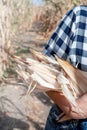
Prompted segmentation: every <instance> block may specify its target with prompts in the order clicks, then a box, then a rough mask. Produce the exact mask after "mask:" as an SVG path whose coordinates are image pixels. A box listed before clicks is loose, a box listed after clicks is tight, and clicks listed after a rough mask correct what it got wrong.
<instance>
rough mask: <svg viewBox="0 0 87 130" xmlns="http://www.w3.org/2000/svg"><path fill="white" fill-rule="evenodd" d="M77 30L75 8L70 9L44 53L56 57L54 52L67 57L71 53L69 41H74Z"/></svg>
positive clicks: (64, 57)
mask: <svg viewBox="0 0 87 130" xmlns="http://www.w3.org/2000/svg"><path fill="white" fill-rule="evenodd" d="M74 32H75V13H74V12H73V9H72V10H70V11H68V12H67V14H66V15H65V16H64V17H63V18H62V20H61V21H60V23H59V24H58V26H57V27H56V29H55V31H54V33H53V34H52V36H51V38H50V40H49V41H48V43H47V45H46V46H45V49H44V50H43V53H44V54H45V55H48V56H50V57H52V58H54V54H56V55H57V56H59V57H60V58H63V59H65V60H66V59H67V56H68V53H69V43H70V42H72V40H73V38H74Z"/></svg>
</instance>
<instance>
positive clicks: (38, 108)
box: [0, 0, 87, 130]
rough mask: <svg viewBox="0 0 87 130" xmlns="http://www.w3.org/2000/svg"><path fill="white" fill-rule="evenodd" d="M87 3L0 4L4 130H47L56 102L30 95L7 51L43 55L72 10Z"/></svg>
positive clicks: (24, 0)
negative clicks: (31, 50)
mask: <svg viewBox="0 0 87 130" xmlns="http://www.w3.org/2000/svg"><path fill="white" fill-rule="evenodd" d="M78 5H87V0H85V1H84V0H64V1H63V0H20V1H18V0H0V129H1V130H44V125H45V122H46V118H47V115H48V112H49V109H50V107H51V106H52V104H53V102H52V101H51V100H50V99H49V98H48V97H47V95H46V94H45V93H43V92H40V91H38V90H35V91H34V92H33V93H32V94H31V95H28V94H26V93H27V90H28V86H26V85H25V84H24V83H23V82H22V81H21V79H20V77H19V76H18V75H17V73H16V72H15V69H16V65H15V63H14V62H13V61H11V60H10V59H9V56H8V54H7V53H6V50H7V51H9V52H10V53H12V54H16V55H18V56H22V57H26V56H29V57H31V56H32V55H31V53H30V51H29V49H30V48H33V49H35V50H37V51H42V50H43V49H44V47H45V45H46V43H47V41H48V40H49V38H50V36H51V35H52V33H53V31H54V29H55V27H56V26H57V24H58V23H59V21H60V20H61V18H62V17H63V16H64V14H65V13H66V12H67V11H68V10H69V9H71V8H73V7H75V6H78Z"/></svg>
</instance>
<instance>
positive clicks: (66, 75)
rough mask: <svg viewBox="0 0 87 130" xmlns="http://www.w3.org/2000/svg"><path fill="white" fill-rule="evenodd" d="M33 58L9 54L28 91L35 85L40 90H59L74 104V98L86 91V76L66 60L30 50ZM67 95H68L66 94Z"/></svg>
mask: <svg viewBox="0 0 87 130" xmlns="http://www.w3.org/2000/svg"><path fill="white" fill-rule="evenodd" d="M31 52H32V54H33V55H34V57H35V58H34V59H31V58H29V57H28V58H21V57H18V56H15V55H10V56H11V58H12V59H14V60H15V61H16V63H17V73H18V74H19V75H20V76H21V78H22V79H23V80H24V81H25V82H26V84H27V85H28V86H29V93H30V92H32V91H33V89H34V88H35V87H37V88H38V89H40V90H42V91H48V90H55V91H61V92H62V93H63V94H64V96H65V97H66V98H67V99H68V100H69V101H70V102H71V103H72V104H73V105H75V106H77V104H76V102H75V99H77V98H78V97H79V96H80V95H82V94H83V93H85V92H87V87H86V86H87V77H85V76H84V75H83V73H82V72H81V71H80V70H78V69H77V68H75V67H73V66H72V65H71V64H70V63H68V62H67V61H64V60H62V59H60V58H59V57H57V56H55V58H56V59H57V61H55V60H53V59H51V58H49V57H47V56H45V55H43V54H42V53H41V52H37V51H34V50H31ZM67 95H68V96H67Z"/></svg>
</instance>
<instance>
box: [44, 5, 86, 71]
mask: <svg viewBox="0 0 87 130" xmlns="http://www.w3.org/2000/svg"><path fill="white" fill-rule="evenodd" d="M43 53H44V54H46V55H48V56H50V57H54V54H56V55H58V56H59V57H61V58H63V59H65V60H67V59H68V60H69V61H70V62H71V63H72V64H73V65H74V66H76V65H77V64H78V66H77V67H78V68H79V69H81V70H83V71H87V6H77V7H74V8H73V9H71V10H70V11H68V13H67V14H66V15H65V16H64V17H63V18H62V20H61V22H60V24H59V25H58V26H57V28H56V29H55V31H54V33H53V35H52V36H51V38H50V40H49V41H48V44H47V45H46V47H45V49H44V50H43Z"/></svg>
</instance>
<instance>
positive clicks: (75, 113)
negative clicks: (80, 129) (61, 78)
mask: <svg viewBox="0 0 87 130" xmlns="http://www.w3.org/2000/svg"><path fill="white" fill-rule="evenodd" d="M47 95H48V96H49V97H50V98H51V99H52V100H53V101H54V102H55V103H56V104H57V105H58V106H59V107H60V108H61V110H63V112H64V113H65V114H66V115H68V116H69V117H70V118H73V119H82V118H86V117H87V105H86V104H87V100H86V99H87V94H84V95H83V96H81V97H80V98H78V99H77V100H76V102H77V104H78V107H79V108H80V109H81V110H82V112H80V111H79V110H78V108H76V107H75V106H73V105H72V104H71V103H70V102H69V101H68V100H67V98H65V97H64V95H63V94H62V93H59V92H55V91H49V92H47Z"/></svg>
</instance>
